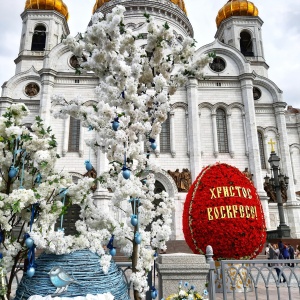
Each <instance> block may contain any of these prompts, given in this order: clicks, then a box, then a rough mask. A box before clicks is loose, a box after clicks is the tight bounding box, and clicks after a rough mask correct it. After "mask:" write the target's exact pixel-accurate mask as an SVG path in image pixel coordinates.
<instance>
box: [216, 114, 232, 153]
mask: <svg viewBox="0 0 300 300" xmlns="http://www.w3.org/2000/svg"><path fill="white" fill-rule="evenodd" d="M217 134H218V149H219V152H220V153H229V148H228V135H227V122H226V113H225V111H224V110H223V109H221V108H218V109H217Z"/></svg>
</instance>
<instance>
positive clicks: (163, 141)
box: [159, 116, 171, 153]
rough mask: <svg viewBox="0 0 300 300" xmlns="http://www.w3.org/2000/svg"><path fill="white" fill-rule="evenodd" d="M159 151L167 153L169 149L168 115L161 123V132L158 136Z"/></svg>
mask: <svg viewBox="0 0 300 300" xmlns="http://www.w3.org/2000/svg"><path fill="white" fill-rule="evenodd" d="M159 145H160V152H161V153H167V152H170V151H171V143H170V116H168V118H167V120H166V121H165V122H164V123H162V125H161V132H160V136H159Z"/></svg>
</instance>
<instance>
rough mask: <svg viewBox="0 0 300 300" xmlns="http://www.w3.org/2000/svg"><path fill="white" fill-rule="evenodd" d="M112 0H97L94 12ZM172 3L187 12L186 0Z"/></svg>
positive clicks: (174, 0)
mask: <svg viewBox="0 0 300 300" xmlns="http://www.w3.org/2000/svg"><path fill="white" fill-rule="evenodd" d="M109 1H110V0H96V3H95V5H94V8H93V13H94V12H95V11H96V10H97V9H98V8H99V7H101V6H102V5H103V4H104V3H106V2H109ZM170 1H171V2H172V3H174V4H176V5H177V6H179V8H181V10H182V11H183V12H184V13H185V14H186V8H185V4H184V0H170Z"/></svg>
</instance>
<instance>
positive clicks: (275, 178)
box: [264, 139, 291, 238]
mask: <svg viewBox="0 0 300 300" xmlns="http://www.w3.org/2000/svg"><path fill="white" fill-rule="evenodd" d="M268 144H270V145H271V147H272V148H271V155H270V158H269V160H268V162H269V163H270V166H271V170H272V172H271V178H270V177H268V175H266V177H265V178H264V179H265V185H266V186H268V188H269V189H270V190H273V191H275V194H276V202H277V207H278V213H279V226H278V227H277V230H275V231H274V230H272V231H270V232H268V238H269V237H270V238H283V237H285V238H286V237H290V236H291V230H290V227H289V226H288V225H286V223H285V217H284V211H283V204H282V196H281V189H282V188H284V189H287V187H288V184H289V177H287V176H286V175H283V174H281V173H280V170H279V162H280V158H279V157H278V155H277V154H276V152H275V149H274V145H275V142H273V141H272V139H271V140H270V142H269V143H268Z"/></svg>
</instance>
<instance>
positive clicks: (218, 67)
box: [209, 56, 226, 72]
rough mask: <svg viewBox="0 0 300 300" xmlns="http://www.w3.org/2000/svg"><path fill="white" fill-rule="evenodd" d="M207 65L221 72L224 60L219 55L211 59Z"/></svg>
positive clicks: (223, 67) (223, 68) (224, 64)
mask: <svg viewBox="0 0 300 300" xmlns="http://www.w3.org/2000/svg"><path fill="white" fill-rule="evenodd" d="M209 67H210V68H211V69H212V70H213V71H215V72H222V71H224V70H225V67H226V63H225V60H224V59H223V58H221V57H219V56H217V57H215V58H214V59H213V62H212V63H210V64H209Z"/></svg>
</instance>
